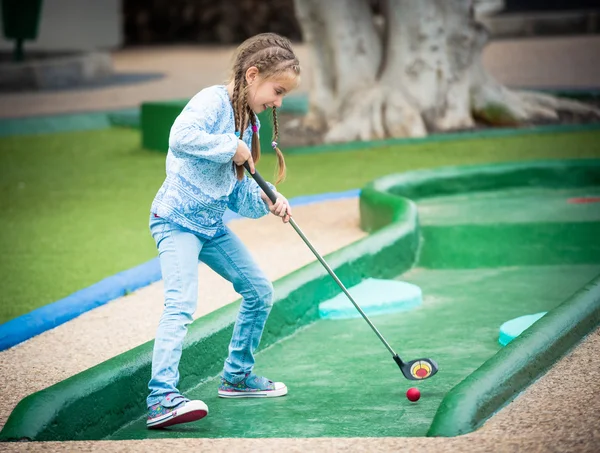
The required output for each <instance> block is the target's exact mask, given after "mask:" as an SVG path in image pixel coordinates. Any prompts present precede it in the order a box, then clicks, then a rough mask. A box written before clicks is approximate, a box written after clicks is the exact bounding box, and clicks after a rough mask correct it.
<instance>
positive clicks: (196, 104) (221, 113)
mask: <svg viewBox="0 0 600 453" xmlns="http://www.w3.org/2000/svg"><path fill="white" fill-rule="evenodd" d="M299 76H300V66H299V62H298V59H297V58H296V55H295V54H294V52H293V50H292V47H291V44H290V42H289V41H288V40H287V39H286V38H283V37H281V36H278V35H276V34H273V33H265V34H260V35H257V36H255V37H253V38H250V39H248V40H247V41H245V42H244V43H242V44H241V45H240V46H239V47H238V49H237V52H236V55H235V60H234V66H233V71H232V75H231V78H230V81H229V84H228V85H217V86H212V87H209V88H206V89H204V90H202V91H200V92H199V93H198V94H197V95H196V96H194V97H193V98H192V99H191V100H190V102H189V103H188V104H187V105H186V107H185V108H184V109H183V111H182V112H181V114H180V115H179V117H178V118H177V119H176V120H175V122H174V124H173V127H172V128H171V133H170V136H169V150H168V154H167V161H166V168H167V176H166V179H165V181H164V183H163V184H162V186H161V188H160V189H159V191H158V193H157V194H156V197H155V198H154V201H153V203H152V208H151V214H150V230H151V233H152V236H153V238H154V240H155V242H156V246H157V248H158V251H159V256H160V265H161V271H162V276H163V280H164V285H165V304H164V312H163V314H162V317H161V319H160V323H159V325H158V330H157V333H156V339H155V341H154V352H153V356H152V377H151V380H150V382H149V384H148V388H149V390H150V394H149V396H148V398H147V405H148V420H147V426H148V427H149V428H160V427H165V426H169V425H174V424H176V423H185V422H190V421H194V420H198V419H200V418H202V417H204V416H206V415H207V414H208V407H207V406H206V404H204V403H203V402H202V401H190V400H188V399H187V398H185V397H184V396H183V395H181V394H180V393H179V391H178V390H177V384H178V382H179V371H178V367H179V360H180V358H181V352H182V344H183V340H184V337H185V335H186V332H187V326H188V324H189V323H191V322H192V315H193V313H194V311H195V309H196V303H197V294H198V261H199V260H200V261H202V262H204V263H206V264H207V265H208V266H209V267H211V268H212V269H213V270H214V271H215V272H217V273H218V274H220V275H221V276H223V277H224V278H226V279H227V280H229V281H230V282H231V283H233V287H234V289H235V290H236V291H237V292H238V293H239V294H240V295H241V296H242V298H243V299H242V304H241V306H240V310H239V314H238V316H237V319H236V322H235V326H234V331H233V337H232V339H231V343H230V344H229V356H228V357H227V359H226V360H225V364H224V368H223V373H222V376H221V385H220V386H219V389H218V395H219V396H221V397H226V398H227V397H235V398H239V397H252V396H263V397H264V396H266V397H271V396H283V395H285V394H287V387H286V386H285V385H284V384H283V383H281V382H273V381H270V380H269V379H266V378H264V377H261V376H256V375H255V374H254V373H253V372H252V369H253V366H254V351H255V350H256V348H257V347H258V344H259V342H260V338H261V336H262V332H263V329H264V326H265V322H266V320H267V316H268V315H269V312H270V310H271V306H272V299H273V286H272V285H271V282H270V281H269V280H268V279H267V278H266V277H265V275H264V274H263V272H262V271H261V270H260V269H259V268H258V267H257V265H256V263H255V262H254V260H253V259H252V257H251V256H250V254H249V252H248V250H247V249H246V247H245V246H244V244H243V243H242V242H241V241H240V240H239V239H238V238H237V237H236V236H235V235H234V234H233V233H232V232H231V231H230V230H229V229H228V228H227V227H225V226H224V224H223V218H222V217H223V213H224V212H225V209H226V208H229V209H231V210H232V211H235V212H237V213H238V214H240V215H242V216H245V217H250V218H258V217H261V216H264V215H266V214H268V212H269V211H270V212H271V213H273V214H275V215H277V216H280V217H282V219H283V221H284V222H288V221H289V218H290V216H291V214H292V210H291V208H290V206H289V204H288V201H287V200H286V198H285V197H283V196H282V195H280V194H277V201H276V203H275V204H273V203H271V201H270V200H269V198H268V197H267V196H266V195H265V193H264V192H263V191H262V190H260V188H259V187H258V185H257V184H256V182H254V180H253V179H251V178H249V177H247V176H246V175H245V174H244V167H243V164H244V163H245V162H248V164H249V166H250V168H251V171H252V172H254V164H255V163H256V162H258V159H259V157H260V146H259V141H258V129H259V126H260V125H259V121H258V118H257V116H256V114H258V113H260V112H262V111H264V110H265V109H268V108H271V109H272V110H273V126H274V128H273V130H274V140H276V137H277V130H278V124H277V110H276V109H277V108H278V107H281V103H282V99H283V97H284V96H285V95H286V94H287V93H289V92H290V91H292V90H293V89H295V88H296V87H297V85H298V83H299ZM272 146H273V148H274V149H275V152H276V154H277V160H278V178H277V182H280V181H281V180H282V179H283V178H284V177H285V162H284V160H283V155H282V154H281V151H280V150H279V148H278V147H277V142H275V141H273V143H272ZM271 188H272V189H273V190H275V188H274V187H273V186H271Z"/></svg>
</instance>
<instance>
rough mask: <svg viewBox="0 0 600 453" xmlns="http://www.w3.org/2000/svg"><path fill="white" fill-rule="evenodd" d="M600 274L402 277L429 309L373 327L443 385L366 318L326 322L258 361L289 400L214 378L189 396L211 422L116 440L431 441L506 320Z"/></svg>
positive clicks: (124, 432) (586, 269)
mask: <svg viewBox="0 0 600 453" xmlns="http://www.w3.org/2000/svg"><path fill="white" fill-rule="evenodd" d="M599 272H600V265H596V266H530V267H523V268H521V267H516V268H497V269H479V270H471V269H469V270H462V269H453V270H435V269H419V268H417V269H414V270H412V271H410V272H409V273H407V274H404V275H403V276H402V279H403V280H406V281H409V282H412V283H415V284H417V285H419V286H420V287H421V288H422V289H423V292H424V294H425V296H424V300H423V306H422V307H420V308H417V309H415V310H414V311H410V312H404V313H397V314H387V315H384V316H375V317H373V318H372V320H373V322H374V323H375V325H376V326H377V327H378V329H379V330H380V331H381V332H382V334H383V335H384V336H385V337H386V339H387V340H388V342H390V344H391V345H392V347H394V348H395V349H396V350H397V351H396V352H398V353H399V354H400V355H401V356H402V357H403V358H405V359H408V360H412V359H416V358H419V357H430V358H433V359H434V360H437V361H438V364H439V366H440V371H439V373H438V374H437V375H436V376H434V377H433V378H431V379H429V380H426V381H423V382H416V383H415V382H411V381H407V380H405V379H404V378H403V376H402V374H401V372H400V370H399V369H398V367H397V366H396V364H395V363H394V361H393V360H392V357H391V355H390V354H389V353H388V351H387V350H386V349H385V347H384V346H383V345H382V344H381V343H380V342H379V340H378V339H377V337H376V336H375V334H374V333H373V332H372V331H371V330H370V328H369V327H368V325H367V324H366V323H365V322H364V320H362V319H353V320H336V321H330V320H322V321H317V322H316V323H313V324H311V325H310V326H308V327H307V328H305V329H303V330H300V331H299V332H297V333H296V334H295V335H293V336H291V337H288V338H286V339H284V340H283V341H280V342H278V343H277V344H275V345H273V346H271V347H270V348H268V349H266V350H264V351H262V352H261V353H259V354H258V355H257V367H256V372H258V373H263V374H264V375H266V376H268V377H270V378H271V379H276V380H282V381H284V382H285V383H286V385H287V386H288V388H289V394H288V395H287V396H285V397H282V398H273V399H246V400H230V399H221V398H218V397H217V395H216V392H217V386H218V380H217V379H213V380H210V381H208V382H205V383H202V384H201V385H200V386H198V387H197V388H196V389H194V390H193V391H190V392H188V394H187V396H188V397H189V398H198V399H201V400H203V401H204V402H205V403H206V404H207V405H208V407H209V410H210V413H209V416H208V417H206V418H205V419H203V420H202V421H201V422H198V423H191V424H187V425H180V426H178V427H172V428H169V429H165V430H159V431H150V430H147V429H146V427H145V419H140V420H138V421H136V422H133V423H131V424H130V425H128V426H126V427H124V428H123V429H121V430H120V431H118V432H116V433H113V434H112V435H110V436H109V437H108V438H109V439H154V438H164V437H167V438H171V437H325V436H344V437H345V436H358V437H369V436H425V435H426V433H427V430H428V428H429V426H430V424H431V421H432V419H433V416H434V415H435V413H436V410H437V408H438V406H439V404H440V402H441V401H442V399H443V397H444V396H445V394H446V393H447V392H448V391H449V390H450V389H451V388H452V387H454V386H455V385H456V384H458V383H459V382H460V381H461V380H462V379H464V378H465V377H466V376H468V375H469V374H470V373H471V372H472V371H473V370H475V369H476V368H477V367H479V366H480V365H481V364H482V363H483V362H484V361H485V360H487V359H489V358H490V357H491V356H493V355H494V354H495V353H496V352H497V351H498V350H499V349H500V348H501V346H500V345H499V344H498V341H497V338H498V326H499V325H500V324H501V323H502V322H504V321H505V320H506V319H508V318H511V317H515V316H518V315H520V314H522V313H523V306H524V303H525V302H526V307H527V310H538V311H542V310H549V309H552V308H554V307H555V306H556V305H557V304H559V303H560V302H562V301H563V300H564V299H565V298H566V297H568V296H570V295H571V294H572V293H573V292H575V291H576V290H577V289H578V288H580V287H581V286H582V285H583V284H585V283H586V282H588V281H589V280H590V279H591V278H593V277H594V276H595V275H596V274H598V273H599ZM357 302H359V304H360V301H357ZM410 387H417V388H418V389H419V390H420V391H421V399H420V400H419V401H418V402H416V403H411V402H410V401H408V400H407V398H406V397H405V393H406V390H407V389H408V388H410Z"/></svg>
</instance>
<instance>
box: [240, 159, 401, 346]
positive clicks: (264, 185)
mask: <svg viewBox="0 0 600 453" xmlns="http://www.w3.org/2000/svg"><path fill="white" fill-rule="evenodd" d="M244 167H245V168H246V170H247V171H248V172H249V173H250V175H251V176H252V178H254V180H255V181H256V182H257V184H258V185H259V187H260V188H261V189H262V190H263V192H264V193H265V194H266V195H267V196H268V197H269V199H270V200H271V201H272V202H273V203H275V201H276V200H277V197H276V196H275V193H274V192H273V190H271V188H270V187H269V185H268V184H267V183H266V181H265V180H264V179H263V177H262V176H261V175H260V173H259V172H258V171H256V170H255V171H254V173H251V172H250V166H249V165H248V162H246V163H244ZM290 224H291V225H292V227H293V228H294V230H296V233H298V235H299V236H300V237H301V238H302V240H303V241H304V243H305V244H306V245H307V246H308V248H309V249H310V250H311V252H313V254H314V255H315V256H316V257H317V259H318V260H319V261H320V262H321V264H322V265H323V267H325V269H326V270H327V272H329V275H331V277H332V278H333V279H334V280H335V282H336V283H337V284H338V286H339V287H340V288H341V290H342V291H343V292H344V294H346V296H348V299H350V302H352V304H353V305H354V307H355V308H356V309H357V310H358V312H359V313H360V314H361V316H362V317H363V318H364V319H365V321H367V324H369V326H371V329H373V332H375V334H376V335H377V336H378V337H379V339H380V340H381V342H382V343H383V344H384V345H385V347H386V348H387V349H388V351H390V353H391V354H392V356H396V355H397V354H396V352H395V351H394V350H393V349H392V347H391V346H390V345H389V343H388V342H387V341H385V338H383V335H381V333H379V330H377V327H375V325H374V324H373V323H372V322H371V320H370V319H369V318H368V316H367V315H366V314H365V312H364V311H362V309H361V308H360V306H359V305H358V304H357V303H356V302H355V301H354V298H353V297H352V296H351V295H350V292H348V290H347V289H346V287H345V286H344V284H343V283H342V282H341V280H340V279H339V278H338V277H337V275H335V272H333V269H331V267H329V264H327V262H326V261H325V259H324V258H323V257H322V256H321V254H320V253H319V252H317V250H316V249H315V248H314V247H313V245H312V244H311V243H310V241H309V240H308V238H307V237H306V236H305V235H304V233H303V232H302V230H301V229H300V227H299V226H298V225H297V224H296V222H295V221H294V219H292V218H290Z"/></svg>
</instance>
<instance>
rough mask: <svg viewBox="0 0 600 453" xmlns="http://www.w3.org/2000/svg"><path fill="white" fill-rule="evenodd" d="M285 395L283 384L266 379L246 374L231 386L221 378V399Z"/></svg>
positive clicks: (285, 388) (285, 389)
mask: <svg viewBox="0 0 600 453" xmlns="http://www.w3.org/2000/svg"><path fill="white" fill-rule="evenodd" d="M283 395H287V387H286V386H285V384H284V383H283V382H273V381H270V380H268V379H267V378H264V377H261V376H257V375H256V374H252V373H248V374H246V377H245V378H244V379H242V380H241V381H240V382H238V383H237V384H232V383H231V382H228V381H226V380H225V379H224V378H223V377H221V385H220V386H219V396H220V397H221V398H244V397H246V398H256V397H258V398H260V397H263V398H264V397H274V396H283Z"/></svg>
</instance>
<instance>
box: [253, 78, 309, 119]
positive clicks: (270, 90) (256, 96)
mask: <svg viewBox="0 0 600 453" xmlns="http://www.w3.org/2000/svg"><path fill="white" fill-rule="evenodd" d="M251 69H252V68H250V69H249V70H248V72H247V73H246V81H247V82H248V85H249V88H248V105H249V106H250V108H251V109H252V111H253V112H254V113H260V112H263V111H264V110H266V109H268V108H271V107H278V108H279V107H281V103H282V102H283V97H284V96H285V95H286V94H288V93H289V92H290V91H292V90H294V89H296V87H297V86H298V76H297V75H296V74H295V73H294V72H293V71H286V72H284V73H282V74H277V75H276V76H273V77H269V78H267V79H263V78H262V77H261V76H260V74H258V71H256V72H253V71H251Z"/></svg>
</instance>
